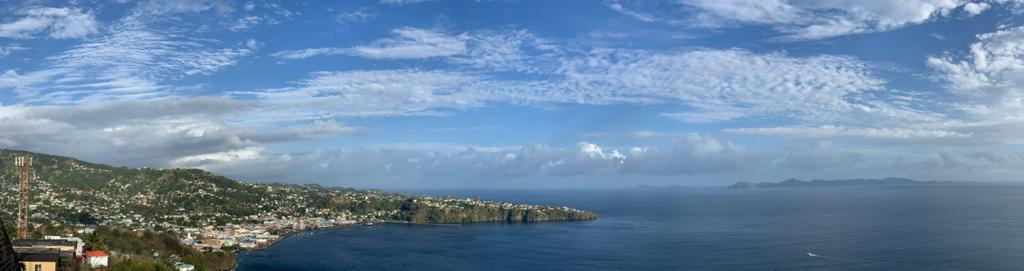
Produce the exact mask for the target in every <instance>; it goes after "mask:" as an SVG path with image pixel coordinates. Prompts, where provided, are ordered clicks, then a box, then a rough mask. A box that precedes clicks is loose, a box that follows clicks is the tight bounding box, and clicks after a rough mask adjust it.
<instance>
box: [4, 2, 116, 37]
mask: <svg viewBox="0 0 1024 271" xmlns="http://www.w3.org/2000/svg"><path fill="white" fill-rule="evenodd" d="M18 14H19V15H23V16H24V17H21V18H20V19H17V20H14V21H9V22H4V23H0V37H6V38H18V39H26V38H33V37H36V36H37V35H40V34H45V35H46V36H48V37H50V38H55V39H72V38H85V37H87V36H89V35H92V34H95V33H96V32H97V27H98V25H99V22H97V21H96V17H95V15H93V14H92V13H91V12H88V11H84V10H81V9H76V8H52V7H35V8H29V9H27V10H23V11H19V12H18Z"/></svg>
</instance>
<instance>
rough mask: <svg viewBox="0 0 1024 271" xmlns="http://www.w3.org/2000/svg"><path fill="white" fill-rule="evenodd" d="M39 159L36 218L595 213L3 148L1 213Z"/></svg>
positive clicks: (510, 217) (135, 224) (452, 218)
mask: <svg viewBox="0 0 1024 271" xmlns="http://www.w3.org/2000/svg"><path fill="white" fill-rule="evenodd" d="M25 154H27V155H30V156H32V157H33V159H34V164H33V168H34V170H35V172H36V176H37V178H36V180H34V181H33V183H32V195H31V196H32V204H33V206H34V207H33V209H32V213H31V215H32V217H31V219H30V220H31V221H32V222H33V223H41V224H54V223H84V224H91V223H101V224H108V225H112V226H121V227H131V228H145V229H155V230H161V229H176V228H183V227H201V226H210V225H214V226H216V225H224V224H226V223H245V222H253V221H258V220H260V219H267V218H270V217H273V218H277V219H283V218H289V217H322V218H335V217H347V218H349V219H360V220H379V221H380V220H383V221H404V222H412V223H473V222H483V221H492V222H500V221H504V222H535V221H549V220H566V221H568V220H589V219H594V218H596V216H595V215H594V214H593V213H590V212H586V211H581V210H576V209H572V208H567V207H549V206H537V205H528V204H511V203H500V202H491V201H478V200H469V199H455V198H432V197H415V196H406V195H401V194H395V193H388V192H382V191H374V190H355V189H351V188H341V187H323V186H319V185H292V184H250V183H243V182H239V181H236V180H232V179H229V178H225V177H222V176H217V175H214V174H212V173H209V172H206V171H203V170H199V169H151V168H126V167H112V166H108V165H102V164H95V163H89V162H85V161H81V160H77V159H74V158H69V157H61V156H53V155H45V154H38V153H30V152H24V151H16V150H0V187H3V190H2V191H0V215H4V219H5V220H7V221H14V219H13V216H14V213H15V211H16V206H17V205H16V204H17V203H16V202H15V200H16V199H17V175H16V172H15V168H14V165H13V161H14V158H15V157H16V156H20V155H25Z"/></svg>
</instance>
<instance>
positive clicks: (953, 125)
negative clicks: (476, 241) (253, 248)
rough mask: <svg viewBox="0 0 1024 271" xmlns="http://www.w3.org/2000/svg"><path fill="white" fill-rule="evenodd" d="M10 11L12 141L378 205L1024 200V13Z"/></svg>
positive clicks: (416, 7) (204, 4) (7, 82)
mask: <svg viewBox="0 0 1024 271" xmlns="http://www.w3.org/2000/svg"><path fill="white" fill-rule="evenodd" d="M0 3H3V4H2V5H0V148H7V149H20V150H28V151H35V152H43V153H49V154H56V155H66V156H72V157H75V158H79V159H83V160H87V161H91V162H97V163H105V164H111V165H117V166H132V167H155V168H179V167H182V168H184V167H187V168H201V169H205V170H209V171H212V172H214V173H216V174H221V175H225V176H229V177H233V178H237V179H239V180H242V181H246V182H285V183H318V184H323V185H337V186H348V187H357V188H590V187H629V186H636V185H638V184H648V185H682V186H720V185H727V184H731V183H734V182H738V181H779V180H782V179H786V178H802V179H842V178H881V177H907V178H915V179H920V180H942V181H946V180H952V181H984V182H1021V181H1024V180H1022V179H1021V178H1020V176H1024V148H1022V147H1024V89H1022V87H1024V23H1022V21H1024V19H1022V18H1024V16H1021V13H1022V12H1024V3H1021V2H1017V1H1012V0H992V1H984V0H972V1H961V0H906V1H880V0H878V1H876V0H860V1H850V0H819V1H804V0H792V1H786V0H676V1H627V0H619V1H614V0H608V1H598V0H594V1H526V0H522V1H513V0H510V1H484V0H478V1H441V0H435V1H430V0H379V1H310V2H300V1H280V2H270V1H198V0H171V1H164V0H152V1H150V0H119V1H88V0H82V1H2V2H0Z"/></svg>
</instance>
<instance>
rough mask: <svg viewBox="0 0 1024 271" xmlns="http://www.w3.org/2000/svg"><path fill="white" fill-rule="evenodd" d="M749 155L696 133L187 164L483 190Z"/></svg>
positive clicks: (730, 165) (267, 176)
mask: <svg viewBox="0 0 1024 271" xmlns="http://www.w3.org/2000/svg"><path fill="white" fill-rule="evenodd" d="M752 157H754V156H753V155H752V154H751V153H750V152H749V151H747V150H745V149H743V148H742V147H739V146H736V145H734V144H732V143H728V142H722V141H719V140H717V139H714V138H711V137H708V136H701V135H691V136H689V137H686V138H684V139H681V140H677V141H675V142H674V143H673V147H671V148H668V149H659V148H656V147H632V148H629V150H628V151H620V150H619V149H616V148H611V149H609V148H606V147H603V146H599V145H598V144H594V143H590V142H579V143H577V144H576V146H575V147H574V148H552V147H549V146H546V145H529V146H520V147H506V148H494V147H478V146H461V147H455V148H446V150H444V151H438V150H435V149H433V148H427V149H424V148H418V147H415V146H411V147H408V146H407V147H402V146H362V147H359V148H357V149H349V150H346V149H339V150H319V151H314V152H311V153H304V154H263V155H260V156H258V158H253V159H240V160H232V161H230V162H223V161H218V160H217V159H209V160H208V161H197V162H195V163H188V164H186V165H188V166H199V167H202V168H206V169H210V170H214V171H215V172H222V173H224V174H227V175H231V176H239V177H243V178H244V179H247V180H287V181H294V182H308V181H328V180H330V181H334V182H338V183H344V184H346V185H358V186H378V187H379V186H387V185H390V186H401V185H422V184H419V183H421V182H429V183H431V184H433V185H438V184H441V183H447V184H451V183H463V184H472V183H477V185H480V184H479V182H481V181H483V180H490V182H493V181H497V180H504V179H508V178H522V177H530V178H529V179H544V178H552V177H555V178H558V177H573V176H659V175H693V174H715V173H721V172H726V171H729V170H743V169H746V168H745V164H744V163H743V161H744V160H747V161H749V159H750V158H752ZM750 165H753V164H750ZM483 185H493V183H488V184H483Z"/></svg>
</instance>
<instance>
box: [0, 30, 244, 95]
mask: <svg viewBox="0 0 1024 271" xmlns="http://www.w3.org/2000/svg"><path fill="white" fill-rule="evenodd" d="M107 32H108V33H104V35H102V36H100V37H97V38H95V39H91V40H90V41H88V42H85V43H82V44H79V45H76V46H74V47H72V48H70V49H68V50H66V51H64V52H61V53H59V54H57V55H54V56H50V57H48V58H46V61H45V62H44V63H43V64H44V65H43V66H44V68H43V69H41V70H37V71H32V72H25V73H19V72H17V71H14V70H8V71H6V72H5V73H4V74H3V75H2V77H3V78H4V79H0V81H2V83H0V88H4V87H10V88H15V89H16V90H18V91H19V92H20V93H21V94H22V95H21V96H22V98H23V101H24V102H27V103H48V104H57V103H75V102H84V101H87V100H88V99H117V98H119V97H121V98H156V97H166V96H168V94H169V93H167V92H161V90H166V89H167V87H166V86H163V85H161V84H160V82H162V81H167V80H176V79H179V78H182V77H184V76H189V75H201V74H209V73H213V72H216V71H218V70H220V69H222V68H224V67H226V66H231V65H234V64H235V63H236V62H237V60H238V59H239V58H241V57H244V56H247V55H249V54H251V53H252V52H253V51H255V50H256V49H257V47H258V43H257V42H254V41H252V40H250V41H248V42H246V43H244V44H238V45H236V46H237V47H235V48H211V45H210V41H207V40H199V39H190V38H188V37H187V36H185V35H183V34H181V33H177V32H174V31H170V30H161V31H155V30H151V29H148V28H147V27H146V25H145V24H144V23H143V22H140V21H138V20H136V18H135V17H131V16H130V17H126V18H124V19H123V20H121V21H120V22H118V23H116V24H114V25H112V26H111V27H110V28H109V30H108V31H107Z"/></svg>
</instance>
